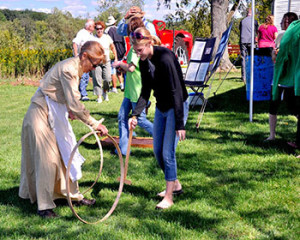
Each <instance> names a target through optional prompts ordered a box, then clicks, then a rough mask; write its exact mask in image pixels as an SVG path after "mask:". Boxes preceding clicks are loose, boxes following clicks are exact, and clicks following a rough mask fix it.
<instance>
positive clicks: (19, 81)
mask: <svg viewBox="0 0 300 240" xmlns="http://www.w3.org/2000/svg"><path fill="white" fill-rule="evenodd" d="M10 85H13V86H18V85H24V86H34V87H38V86H39V85H40V81H39V80H38V79H31V78H22V79H17V81H13V82H10Z"/></svg>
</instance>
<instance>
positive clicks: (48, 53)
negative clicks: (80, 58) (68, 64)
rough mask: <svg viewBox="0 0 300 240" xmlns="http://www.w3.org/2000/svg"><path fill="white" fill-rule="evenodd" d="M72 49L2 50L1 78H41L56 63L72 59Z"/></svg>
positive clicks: (0, 62) (0, 59)
mask: <svg viewBox="0 0 300 240" xmlns="http://www.w3.org/2000/svg"><path fill="white" fill-rule="evenodd" d="M72 55H73V53H72V50H71V49H55V50H45V49H25V50H19V49H12V48H2V49H1V48H0V77H2V78H9V77H23V76H28V77H29V76H35V77H41V76H42V75H44V74H45V72H47V71H48V69H50V68H51V67H52V66H53V65H54V64H55V63H57V62H59V61H61V60H64V59H66V58H69V57H72Z"/></svg>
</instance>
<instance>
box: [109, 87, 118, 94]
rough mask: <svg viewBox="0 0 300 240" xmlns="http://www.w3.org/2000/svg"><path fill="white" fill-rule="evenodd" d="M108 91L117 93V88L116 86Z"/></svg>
mask: <svg viewBox="0 0 300 240" xmlns="http://www.w3.org/2000/svg"><path fill="white" fill-rule="evenodd" d="M110 92H113V93H118V90H117V89H116V88H112V89H111V90H110Z"/></svg>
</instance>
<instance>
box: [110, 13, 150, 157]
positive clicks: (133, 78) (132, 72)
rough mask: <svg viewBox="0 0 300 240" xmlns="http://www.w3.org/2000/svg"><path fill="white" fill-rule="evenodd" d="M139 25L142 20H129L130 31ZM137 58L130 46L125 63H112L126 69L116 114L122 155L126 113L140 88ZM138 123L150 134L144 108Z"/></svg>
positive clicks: (125, 149)
mask: <svg viewBox="0 0 300 240" xmlns="http://www.w3.org/2000/svg"><path fill="white" fill-rule="evenodd" d="M140 26H143V22H142V21H140V19H139V18H136V19H131V21H130V22H129V29H130V31H134V30H135V29H136V28H138V27H140ZM139 60H140V58H139V57H138V56H137V54H136V53H135V52H134V50H133V48H131V49H130V50H129V52H128V54H127V63H126V62H123V61H115V62H114V64H113V67H115V68H121V69H122V70H124V71H126V81H125V90H124V99H123V102H122V105H121V107H120V111H119V114H118V124H119V135H120V136H119V146H120V149H121V153H122V154H123V155H126V152H127V146H128V138H129V129H128V115H129V113H130V112H131V111H133V110H134V108H135V106H136V103H137V101H138V99H139V96H140V93H141V89H142V79H141V72H140V67H139ZM138 125H139V126H140V127H142V128H144V129H145V130H146V131H147V132H148V133H149V134H150V135H151V136H152V133H153V123H152V122H150V121H149V120H148V119H147V117H146V109H144V110H143V112H142V113H141V115H140V116H139V117H138Z"/></svg>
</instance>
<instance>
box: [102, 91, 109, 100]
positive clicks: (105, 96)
mask: <svg viewBox="0 0 300 240" xmlns="http://www.w3.org/2000/svg"><path fill="white" fill-rule="evenodd" d="M103 98H104V101H107V102H108V101H109V99H108V94H107V93H103Z"/></svg>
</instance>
